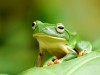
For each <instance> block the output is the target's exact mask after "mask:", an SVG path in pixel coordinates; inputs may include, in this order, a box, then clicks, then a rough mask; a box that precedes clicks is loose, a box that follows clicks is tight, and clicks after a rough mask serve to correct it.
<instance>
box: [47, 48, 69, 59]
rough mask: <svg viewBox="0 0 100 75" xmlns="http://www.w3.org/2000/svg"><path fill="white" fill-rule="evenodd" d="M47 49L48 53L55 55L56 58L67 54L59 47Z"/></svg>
mask: <svg viewBox="0 0 100 75" xmlns="http://www.w3.org/2000/svg"><path fill="white" fill-rule="evenodd" d="M47 51H48V52H49V53H50V54H52V55H54V56H56V57H58V58H62V57H63V56H65V55H66V54H67V53H66V52H65V51H63V50H62V49H60V48H48V49H47Z"/></svg>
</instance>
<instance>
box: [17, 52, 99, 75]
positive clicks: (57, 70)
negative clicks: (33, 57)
mask: <svg viewBox="0 0 100 75" xmlns="http://www.w3.org/2000/svg"><path fill="white" fill-rule="evenodd" d="M19 75H100V52H96V51H94V52H91V53H90V54H87V55H85V56H82V57H79V58H76V59H73V60H69V61H66V62H63V63H61V64H56V65H52V66H48V67H41V68H39V67H34V68H31V69H29V70H27V71H24V72H23V73H21V74H19Z"/></svg>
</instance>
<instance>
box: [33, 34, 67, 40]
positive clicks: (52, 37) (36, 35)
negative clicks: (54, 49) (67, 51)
mask: <svg viewBox="0 0 100 75" xmlns="http://www.w3.org/2000/svg"><path fill="white" fill-rule="evenodd" d="M33 37H35V38H37V37H40V38H42V37H48V38H51V39H57V40H62V41H66V39H64V38H59V37H54V36H49V35H46V34H44V33H36V34H33Z"/></svg>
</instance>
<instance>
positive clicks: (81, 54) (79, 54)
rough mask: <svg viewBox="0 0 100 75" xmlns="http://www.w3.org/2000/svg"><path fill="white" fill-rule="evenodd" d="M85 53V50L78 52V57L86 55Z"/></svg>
mask: <svg viewBox="0 0 100 75" xmlns="http://www.w3.org/2000/svg"><path fill="white" fill-rule="evenodd" d="M85 54H86V53H85V52H84V51H81V52H79V53H78V57H80V56H84V55H85Z"/></svg>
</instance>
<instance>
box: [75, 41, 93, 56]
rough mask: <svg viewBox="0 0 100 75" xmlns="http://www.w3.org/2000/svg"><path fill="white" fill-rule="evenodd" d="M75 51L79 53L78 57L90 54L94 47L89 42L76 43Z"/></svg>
mask: <svg viewBox="0 0 100 75" xmlns="http://www.w3.org/2000/svg"><path fill="white" fill-rule="evenodd" d="M75 50H76V51H77V52H78V57H79V56H83V55H85V54H87V53H90V52H91V50H92V45H91V43H90V42H88V41H80V42H78V43H76V45H75Z"/></svg>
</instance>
